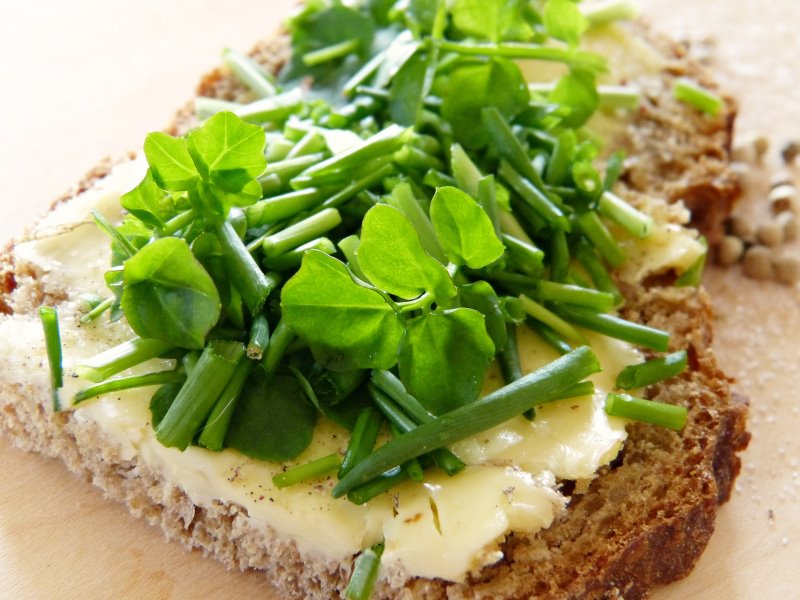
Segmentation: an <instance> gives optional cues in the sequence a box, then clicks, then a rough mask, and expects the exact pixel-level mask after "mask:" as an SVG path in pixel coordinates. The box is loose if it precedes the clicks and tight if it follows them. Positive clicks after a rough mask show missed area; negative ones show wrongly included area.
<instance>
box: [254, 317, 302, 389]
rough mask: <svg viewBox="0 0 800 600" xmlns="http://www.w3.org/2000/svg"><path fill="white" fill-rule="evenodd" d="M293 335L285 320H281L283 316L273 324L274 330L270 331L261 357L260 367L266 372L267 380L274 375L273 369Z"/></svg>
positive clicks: (275, 367)
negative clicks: (265, 348)
mask: <svg viewBox="0 0 800 600" xmlns="http://www.w3.org/2000/svg"><path fill="white" fill-rule="evenodd" d="M294 337H295V336H294V334H293V333H292V331H291V330H290V329H289V327H287V325H286V322H285V321H284V320H283V318H281V320H280V321H278V324H277V325H276V326H275V331H273V332H272V337H271V338H270V340H269V345H268V346H267V351H266V352H265V353H264V357H263V358H262V359H261V367H262V368H263V369H264V372H265V373H266V374H267V379H268V380H269V379H272V377H273V376H274V375H275V371H276V370H277V369H278V364H280V362H281V359H283V356H284V354H285V353H286V348H287V347H288V346H289V344H290V343H291V341H292V340H293V339H294Z"/></svg>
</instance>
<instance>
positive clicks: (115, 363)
mask: <svg viewBox="0 0 800 600" xmlns="http://www.w3.org/2000/svg"><path fill="white" fill-rule="evenodd" d="M174 348H175V345H174V344H169V343H167V342H162V341H161V340H152V339H143V338H140V337H136V338H133V339H132V340H129V341H127V342H123V343H121V344H119V345H117V346H114V347H113V348H109V349H108V350H104V351H103V352H101V353H100V354H96V355H95V356H93V357H91V358H90V359H88V360H86V361H85V362H83V363H81V364H80V365H78V366H76V367H75V373H77V375H78V376H79V377H82V378H83V379H87V380H89V381H91V382H93V383H100V382H101V381H104V380H105V379H108V378H109V377H111V376H112V375H116V374H117V373H119V372H120V371H124V370H125V369H130V368H131V367H135V366H136V365H139V364H141V363H143V362H145V361H147V360H150V359H153V358H157V357H159V356H161V355H162V354H166V353H167V352H169V351H170V350H173V349H174Z"/></svg>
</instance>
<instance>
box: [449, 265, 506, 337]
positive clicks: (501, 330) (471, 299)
mask: <svg viewBox="0 0 800 600" xmlns="http://www.w3.org/2000/svg"><path fill="white" fill-rule="evenodd" d="M458 297H459V299H460V300H461V305H462V306H464V307H465V308H471V309H472V310H476V311H478V312H479V313H481V314H482V315H483V316H484V318H485V319H486V332H487V333H488V334H489V337H490V338H492V342H493V343H494V347H495V348H497V349H499V348H503V347H504V346H505V345H506V337H507V335H508V330H507V328H506V316H505V310H504V306H503V305H502V304H501V302H500V299H499V298H498V297H497V294H496V293H495V291H494V290H493V289H492V286H491V285H489V284H488V283H487V282H486V281H476V282H475V283H469V284H467V285H462V286H459V288H458Z"/></svg>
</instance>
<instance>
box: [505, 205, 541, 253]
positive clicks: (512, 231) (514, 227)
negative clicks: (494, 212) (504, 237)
mask: <svg viewBox="0 0 800 600" xmlns="http://www.w3.org/2000/svg"><path fill="white" fill-rule="evenodd" d="M497 220H498V221H500V231H502V232H503V233H507V234H509V235H511V236H514V237H515V238H517V239H519V240H522V241H523V242H525V243H526V244H530V245H531V246H532V245H534V244H533V240H532V239H531V238H530V236H529V235H528V232H527V231H525V228H524V227H523V226H522V225H521V224H520V222H519V221H518V220H517V219H516V218H515V217H514V215H512V214H511V213H510V212H508V211H507V210H504V209H503V208H500V210H499V214H498V219H497Z"/></svg>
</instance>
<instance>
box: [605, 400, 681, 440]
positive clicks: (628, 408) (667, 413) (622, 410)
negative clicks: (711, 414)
mask: <svg viewBox="0 0 800 600" xmlns="http://www.w3.org/2000/svg"><path fill="white" fill-rule="evenodd" d="M605 410H606V413H607V414H608V415H610V416H612V417H623V418H625V419H632V420H634V421H641V422H642V423H650V424H651V425H661V426H662V427H667V428H669V429H673V430H675V431H680V430H681V429H683V427H684V426H685V425H686V417H687V416H688V413H689V411H688V410H687V409H686V407H685V406H675V405H674V404H665V403H663V402H655V401H653V400H645V399H644V398H636V397H635V396H630V395H628V394H614V393H610V394H608V396H606V404H605Z"/></svg>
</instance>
